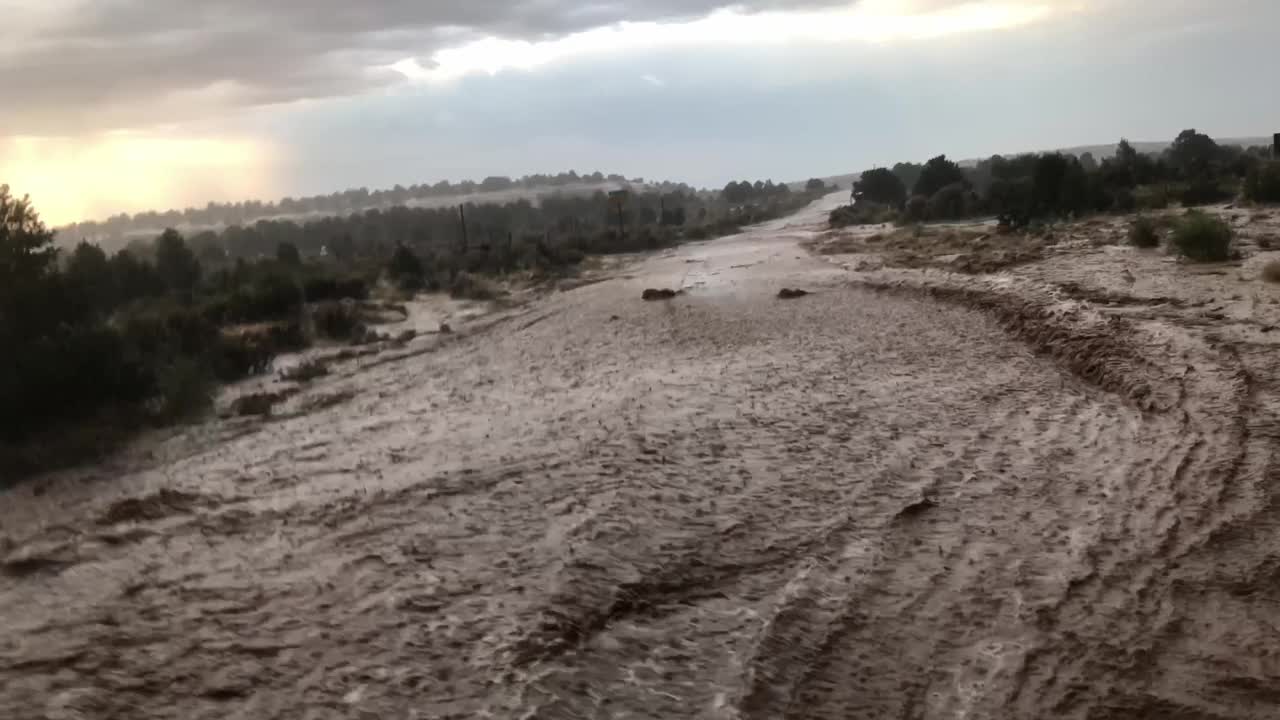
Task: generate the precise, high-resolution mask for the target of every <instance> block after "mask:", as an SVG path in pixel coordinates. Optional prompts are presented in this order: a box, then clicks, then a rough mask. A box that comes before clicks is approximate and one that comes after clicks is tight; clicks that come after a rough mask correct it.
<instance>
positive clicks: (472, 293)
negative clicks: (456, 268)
mask: <svg viewBox="0 0 1280 720" xmlns="http://www.w3.org/2000/svg"><path fill="white" fill-rule="evenodd" d="M449 294H450V295H451V296H453V297H455V298H465V299H467V300H494V299H497V297H498V295H499V294H501V291H500V290H499V289H498V287H497V286H495V285H494V284H493V283H491V282H489V281H488V280H486V279H484V278H482V277H480V276H478V275H472V274H471V273H458V275H457V277H455V278H454V279H453V284H452V285H450V286H449Z"/></svg>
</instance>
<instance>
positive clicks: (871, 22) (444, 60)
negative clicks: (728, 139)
mask: <svg viewBox="0 0 1280 720" xmlns="http://www.w3.org/2000/svg"><path fill="white" fill-rule="evenodd" d="M1049 13H1050V7H1049V6H1048V5H1047V4H1027V3H1025V2H1021V3H1019V2H974V3H966V4H963V5H957V6H952V7H948V8H943V9H940V10H935V11H929V10H928V9H919V10H917V9H914V4H913V3H911V2H904V1H903V0H865V1H864V2H862V3H858V4H856V5H853V6H850V7H848V8H844V9H839V10H825V11H813V12H766V13H752V14H742V13H738V12H735V11H733V10H721V11H718V12H716V13H713V14H712V15H710V16H708V17H706V18H703V19H701V20H695V21H692V22H686V23H679V24H668V23H652V22H644V23H620V24H618V25H616V26H611V27H603V28H597V29H594V30H588V31H586V32H581V33H576V34H573V35H569V36H568V37H564V38H560V39H557V40H550V41H546V42H527V41H522V40H505V39H501V38H493V37H491V38H485V39H483V40H478V41H475V42H471V43H468V44H466V45H462V46H460V47H456V48H449V49H445V50H441V51H440V52H437V53H436V54H435V55H434V56H432V58H431V64H433V65H434V66H433V67H423V65H422V64H420V63H419V62H418V61H417V60H415V59H413V58H407V59H405V60H402V61H400V62H398V63H396V64H394V65H392V66H391V67H392V69H394V70H396V71H398V72H400V73H402V74H403V75H404V76H405V77H407V78H409V79H410V80H415V81H419V82H428V83H444V82H450V81H454V80H458V79H460V78H462V77H465V76H467V75H472V74H477V73H487V74H490V75H493V74H496V73H498V72H501V71H503V70H525V71H530V70H534V69H536V68H538V67H541V66H543V65H547V64H550V63H553V62H557V61H562V60H567V59H571V58H575V57H579V56H585V55H591V54H601V53H616V52H619V51H626V50H648V49H655V48H676V47H717V46H719V47H733V46H738V47H758V46H764V45H774V46H777V45H796V44H803V43H840V42H849V41H862V42H871V43H887V42H892V41H896V40H919V39H925V38H932V37H940V36H943V35H952V34H957V33H965V32H976V31H982V30H1004V29H1009V28H1014V27H1018V26H1021V25H1026V24H1029V23H1033V22H1037V21H1039V20H1042V19H1043V18H1044V17H1046V16H1047V15H1048V14H1049Z"/></svg>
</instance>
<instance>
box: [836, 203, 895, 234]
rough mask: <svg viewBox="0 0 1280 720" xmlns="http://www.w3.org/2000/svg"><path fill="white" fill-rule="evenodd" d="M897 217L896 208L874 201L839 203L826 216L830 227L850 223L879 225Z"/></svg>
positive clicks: (848, 224)
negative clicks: (838, 205)
mask: <svg viewBox="0 0 1280 720" xmlns="http://www.w3.org/2000/svg"><path fill="white" fill-rule="evenodd" d="M897 219H898V213H897V211H896V210H894V209H893V208H891V207H889V206H888V205H881V204H879V203H875V202H860V203H857V204H855V205H841V206H840V207H838V208H836V209H835V210H832V211H831V214H830V215H829V216H827V222H828V224H829V225H830V226H831V227H832V228H842V227H848V226H850V225H881V224H883V223H890V222H894V221H896V220H897Z"/></svg>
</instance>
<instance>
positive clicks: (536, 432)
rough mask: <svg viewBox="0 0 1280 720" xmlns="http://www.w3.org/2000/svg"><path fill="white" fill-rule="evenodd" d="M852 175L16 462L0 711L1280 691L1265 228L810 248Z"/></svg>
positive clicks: (757, 712)
mask: <svg viewBox="0 0 1280 720" xmlns="http://www.w3.org/2000/svg"><path fill="white" fill-rule="evenodd" d="M839 199H840V196H833V197H832V198H829V199H828V200H825V201H822V202H819V203H817V204H815V206H814V207H812V208H810V209H809V210H807V211H805V212H803V213H801V214H800V215H798V216H796V217H794V218H791V219H789V220H785V221H779V222H775V223H770V224H768V225H765V226H762V227H759V228H755V229H753V230H751V231H750V232H747V233H745V234H743V235H739V236H735V237H731V238H724V239H720V240H716V241H712V242H708V243H701V244H694V245H687V246H684V247H681V248H679V249H676V250H673V251H669V252H666V253H663V254H661V255H657V256H652V257H647V258H644V259H640V260H638V261H637V262H635V263H634V264H632V265H631V266H630V267H628V268H626V269H625V270H624V271H622V273H625V274H618V275H616V276H614V277H613V278H612V279H609V280H607V281H605V282H598V283H594V284H588V285H585V286H582V287H576V288H573V289H569V290H567V291H564V292H558V293H553V294H550V295H547V296H545V297H541V298H539V299H536V300H532V301H530V302H529V303H527V304H525V305H524V306H522V307H519V308H515V309H509V310H505V311H502V312H499V313H496V314H491V315H486V316H479V317H469V318H467V319H464V320H463V321H462V322H461V323H460V325H459V326H458V327H455V330H456V331H457V332H455V333H452V334H450V335H428V336H421V337H419V338H417V339H415V340H414V341H412V342H411V343H409V344H408V345H407V346H404V347H401V348H398V349H395V348H392V349H388V350H387V351H385V352H382V353H380V354H377V355H370V356H366V357H360V358H356V359H354V360H352V361H351V362H350V363H348V364H346V365H344V366H342V368H341V369H340V370H339V371H337V372H335V373H334V374H333V375H331V376H330V377H327V378H323V379H321V380H319V381H317V382H315V383H313V384H311V385H309V386H308V387H306V388H305V389H303V391H302V392H301V393H300V395H299V396H298V398H297V399H296V402H297V403H298V409H297V410H296V411H293V412H289V413H285V414H282V415H280V416H277V417H274V418H271V419H268V420H265V421H262V420H221V421H215V422H210V423H207V424H206V425H203V426H201V427H199V428H195V429H192V430H190V431H188V432H186V433H183V434H181V435H177V436H174V437H171V438H169V439H167V440H163V441H162V442H161V441H156V442H154V443H150V444H147V445H145V446H143V447H139V448H137V449H136V450H134V451H132V452H130V453H126V454H125V455H122V456H121V457H120V458H119V459H117V460H116V461H114V462H112V463H110V464H108V465H104V466H101V467H98V468H91V469H86V470H84V471H81V472H77V473H69V474H65V475H62V476H58V477H53V478H47V479H43V480H41V481H39V482H36V483H33V484H30V485H26V486H23V487H21V488H18V489H16V490H13V491H11V492H9V493H7V494H6V496H5V497H4V498H3V502H2V503H0V522H2V523H3V526H2V527H3V537H2V538H0V628H3V630H0V716H2V717H5V718H18V719H20V718H121V719H124V718H131V719H132V718H184V719H185V718H474V717H481V718H483V717H490V718H659V717H660V718H672V717H698V718H726V719H728V718H736V719H741V720H766V719H769V720H773V719H779V718H783V719H785V718H841V719H844V718H885V717H902V718H1027V719H1028V720H1030V719H1033V718H1046V717H1060V718H1089V719H1095V720H1096V719H1103V718H1133V717H1141V718H1274V717H1276V716H1277V715H1280V691H1277V689H1276V688H1277V687H1280V685H1277V680H1280V604H1277V600H1280V581H1278V578H1280V523H1277V522H1276V521H1275V520H1274V519H1273V508H1274V507H1275V505H1274V503H1273V494H1274V493H1275V492H1276V491H1275V489H1274V488H1275V487H1276V486H1275V484H1274V483H1273V482H1272V480H1273V479H1274V470H1273V469H1272V462H1273V457H1274V454H1275V449H1276V447H1277V446H1276V440H1277V438H1278V437H1280V425H1278V424H1277V422H1276V411H1277V408H1278V407H1280V406H1278V405H1277V403H1276V392H1277V388H1278V387H1280V385H1278V384H1277V382H1278V378H1277V375H1276V373H1277V370H1276V369H1275V366H1276V363H1275V362H1274V359H1275V357H1276V355H1275V353H1274V348H1273V347H1272V344H1271V343H1272V342H1277V341H1280V337H1277V338H1275V339H1274V340H1273V338H1272V335H1276V333H1272V332H1271V331H1270V330H1268V329H1267V328H1268V327H1274V326H1275V325H1280V306H1277V305H1276V304H1275V302H1276V299H1277V298H1280V287H1274V286H1267V285H1265V284H1263V283H1261V282H1260V281H1258V280H1257V279H1256V275H1257V267H1258V266H1259V264H1260V263H1261V262H1263V261H1265V259H1266V253H1263V252H1258V253H1257V254H1255V255H1253V256H1252V257H1249V258H1248V259H1247V260H1245V261H1243V262H1242V263H1237V264H1234V265H1230V266H1219V267H1217V268H1211V269H1209V270H1199V271H1195V272H1192V271H1191V270H1189V269H1188V268H1185V267H1183V266H1180V265H1178V264H1177V263H1175V262H1173V261H1171V260H1170V259H1169V258H1167V257H1166V256H1164V255H1162V254H1159V253H1150V252H1148V253H1142V252H1138V251H1134V250H1131V249H1128V248H1123V247H1119V246H1108V245H1104V244H1102V243H1104V242H1105V240H1106V239H1108V238H1110V236H1111V234H1112V233H1115V232H1122V228H1121V227H1120V226H1119V225H1117V224H1115V223H1111V224H1108V223H1102V224H1095V225H1089V226H1084V225H1081V226H1078V227H1075V228H1074V229H1071V230H1070V231H1069V232H1068V233H1067V234H1068V235H1069V236H1070V237H1067V238H1064V239H1063V240H1061V241H1059V242H1057V243H1055V244H1053V245H1051V246H1047V247H1045V248H1043V249H1042V250H1043V253H1044V257H1043V259H1041V260H1039V261H1036V262H1024V263H1019V264H1015V265H1013V266H1011V269H1009V270H1007V271H1004V272H1000V273H997V274H981V273H977V272H972V271H970V272H967V273H952V272H947V271H944V270H940V269H937V268H936V267H929V266H927V264H925V267H923V268H922V267H914V268H906V269H904V268H900V267H893V264H892V263H886V262H884V260H883V258H877V257H874V256H871V255H867V254H865V253H864V254H863V255H847V254H829V255H820V254H811V253H809V252H807V251H806V250H805V249H803V247H802V245H805V244H812V243H814V242H815V241H817V240H820V239H821V238H822V237H823V233H822V221H823V219H824V217H825V212H826V211H827V210H829V209H830V207H832V206H833V204H834V203H836V202H838V201H839ZM1223 212H1228V213H1229V212H1231V211H1229V210H1223ZM1245 219H1246V220H1248V223H1242V230H1244V231H1245V233H1246V246H1247V248H1248V250H1249V251H1250V252H1254V251H1255V250H1256V243H1257V239H1258V238H1261V237H1263V236H1265V235H1266V234H1267V233H1270V232H1272V231H1273V230H1274V229H1275V227H1274V226H1273V225H1270V224H1268V223H1270V222H1272V221H1270V220H1269V219H1261V220H1258V221H1256V222H1255V221H1252V220H1250V219H1249V218H1247V217H1246V218H1245ZM1245 225H1247V227H1245ZM953 261H954V258H951V259H948V260H946V262H947V263H951V262H953ZM1124 268H1128V269H1129V270H1130V272H1131V273H1132V277H1133V278H1134V280H1133V282H1132V283H1130V282H1129V280H1128V278H1127V277H1126V276H1124V275H1123V274H1122V272H1121V271H1122V270H1123V269H1124ZM971 270H972V268H971ZM1214 272H1217V273H1220V274H1210V273H1214ZM648 287H672V288H682V289H684V291H685V292H684V293H683V294H681V295H679V296H677V297H676V298H675V299H673V300H670V301H659V302H641V301H640V299H639V298H640V294H641V291H642V290H644V289H645V288H648ZM783 287H792V288H796V287H798V288H802V289H805V290H809V291H810V292H811V293H812V294H810V295H808V296H806V297H801V298H797V299H791V300H780V299H778V298H777V297H776V295H777V292H778V290H779V289H781V288H783Z"/></svg>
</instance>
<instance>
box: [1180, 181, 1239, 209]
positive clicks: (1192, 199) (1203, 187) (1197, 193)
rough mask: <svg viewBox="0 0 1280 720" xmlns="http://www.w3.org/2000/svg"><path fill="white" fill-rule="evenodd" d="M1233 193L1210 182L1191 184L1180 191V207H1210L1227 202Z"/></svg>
mask: <svg viewBox="0 0 1280 720" xmlns="http://www.w3.org/2000/svg"><path fill="white" fill-rule="evenodd" d="M1233 196H1234V193H1233V192H1232V191H1231V190H1230V189H1229V188H1227V187H1224V186H1223V185H1220V184H1219V183H1217V182H1214V181H1212V180H1202V181H1198V182H1193V183H1191V184H1190V185H1188V186H1187V187H1186V189H1184V190H1183V191H1182V206H1183V207H1195V206H1197V205H1212V204H1214V203H1220V202H1227V201H1228V200H1230V199H1231V198H1232V197H1233Z"/></svg>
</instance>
